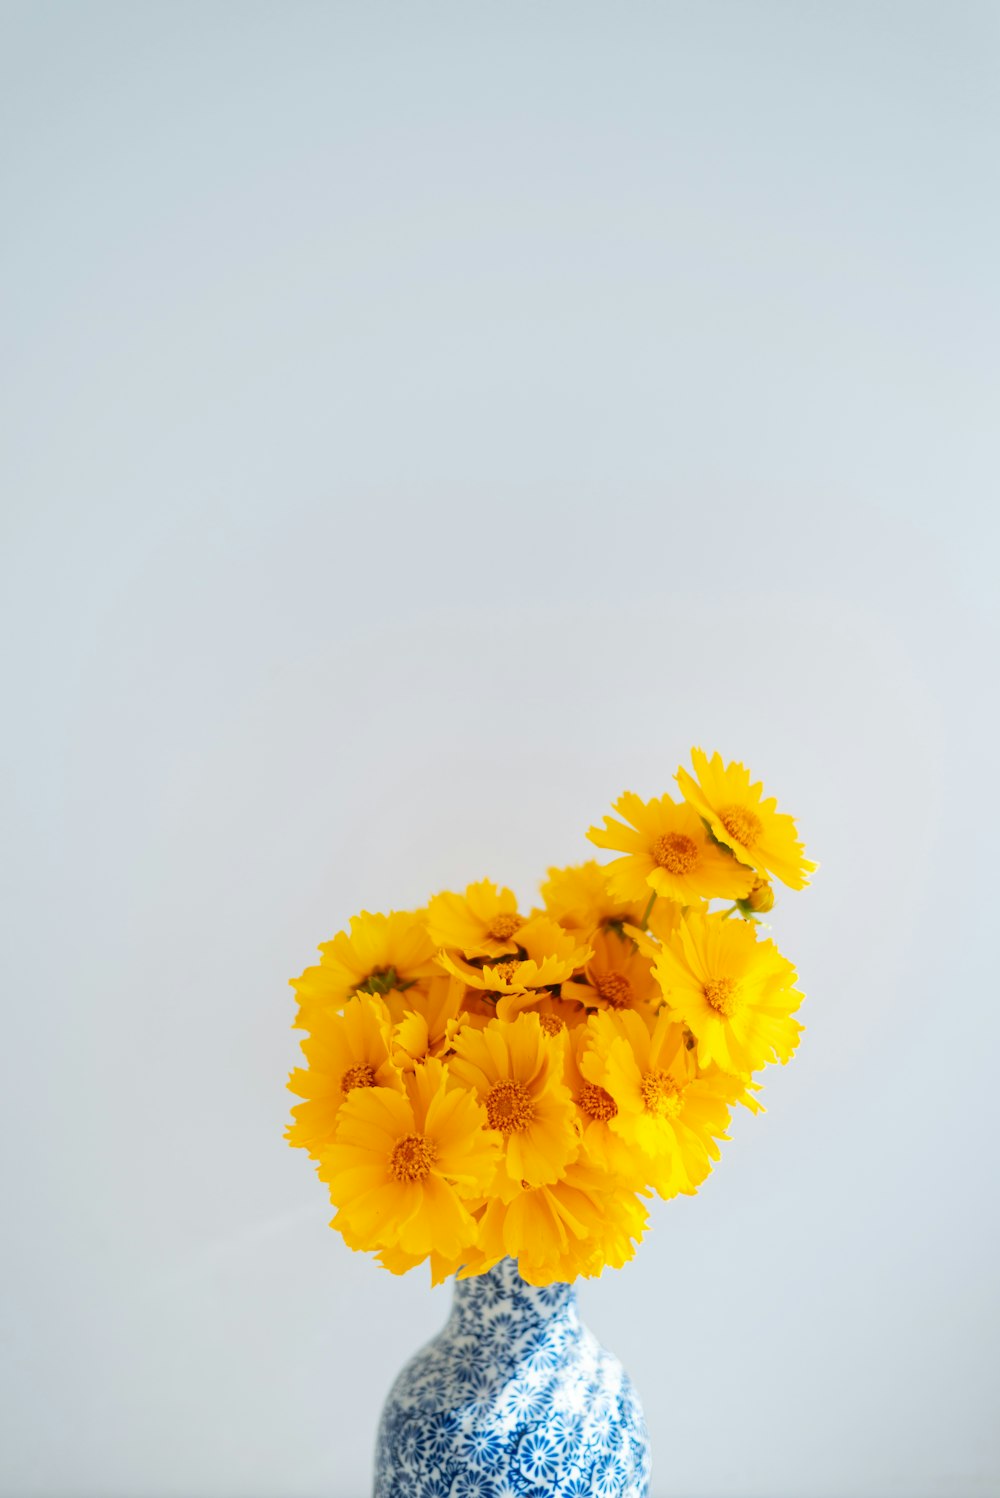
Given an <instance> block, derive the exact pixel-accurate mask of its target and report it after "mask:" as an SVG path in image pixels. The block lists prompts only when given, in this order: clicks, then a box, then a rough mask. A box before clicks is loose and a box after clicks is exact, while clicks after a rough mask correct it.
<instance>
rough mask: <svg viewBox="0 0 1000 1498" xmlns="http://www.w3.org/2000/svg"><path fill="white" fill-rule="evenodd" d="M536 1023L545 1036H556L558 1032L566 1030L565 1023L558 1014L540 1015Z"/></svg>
mask: <svg viewBox="0 0 1000 1498" xmlns="http://www.w3.org/2000/svg"><path fill="white" fill-rule="evenodd" d="M538 1023H539V1024H540V1025H541V1027H542V1029H543V1030H544V1031H545V1033H546V1035H558V1034H559V1032H560V1030H565V1028H566V1021H565V1020H561V1019H560V1018H559V1016H558V1014H540V1015H539V1016H538Z"/></svg>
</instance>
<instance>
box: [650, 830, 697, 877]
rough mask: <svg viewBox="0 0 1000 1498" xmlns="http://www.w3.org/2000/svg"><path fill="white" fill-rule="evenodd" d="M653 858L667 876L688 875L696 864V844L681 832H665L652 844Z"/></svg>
mask: <svg viewBox="0 0 1000 1498" xmlns="http://www.w3.org/2000/svg"><path fill="white" fill-rule="evenodd" d="M653 857H654V858H655V859H656V862H657V863H658V864H659V866H660V868H661V869H666V871H667V873H668V874H690V872H691V870H692V869H693V868H694V866H695V864H696V863H697V862H698V844H697V843H696V842H695V840H694V838H693V837H688V836H687V834H686V833H683V832H665V833H664V834H663V835H662V837H658V838H657V839H656V842H655V843H654V844H653Z"/></svg>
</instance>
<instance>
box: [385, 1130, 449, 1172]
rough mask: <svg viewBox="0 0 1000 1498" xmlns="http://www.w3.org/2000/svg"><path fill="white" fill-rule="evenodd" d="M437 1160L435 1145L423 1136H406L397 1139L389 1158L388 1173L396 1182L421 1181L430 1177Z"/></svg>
mask: <svg viewBox="0 0 1000 1498" xmlns="http://www.w3.org/2000/svg"><path fill="white" fill-rule="evenodd" d="M436 1158H437V1145H436V1144H435V1143H434V1141H433V1139H425V1138H424V1136H423V1134H407V1135H406V1136H405V1137H404V1138H403V1139H397V1141H396V1143H395V1144H394V1145H393V1147H392V1154H391V1155H390V1156H389V1173H390V1175H392V1177H393V1178H394V1180H397V1181H422V1180H423V1179H424V1176H426V1175H430V1170H431V1166H432V1165H433V1164H434V1161H435V1159H436Z"/></svg>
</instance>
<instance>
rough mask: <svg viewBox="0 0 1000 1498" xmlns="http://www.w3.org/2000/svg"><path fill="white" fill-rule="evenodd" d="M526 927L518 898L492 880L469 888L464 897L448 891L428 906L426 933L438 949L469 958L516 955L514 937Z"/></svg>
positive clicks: (486, 880)
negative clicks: (449, 950) (447, 948)
mask: <svg viewBox="0 0 1000 1498" xmlns="http://www.w3.org/2000/svg"><path fill="white" fill-rule="evenodd" d="M523 925H524V919H523V917H522V916H520V915H518V913H517V898H516V896H515V895H514V894H513V892H512V891H511V890H509V889H497V887H496V885H495V884H493V883H492V882H491V881H490V880H489V879H481V880H480V881H479V883H478V884H470V885H469V886H468V888H467V889H466V891H465V894H464V895H457V894H453V893H452V891H451V890H445V891H444V893H443V894H440V895H435V896H434V898H433V899H432V900H431V901H430V902H429V903H428V906H427V929H428V931H429V932H430V935H431V939H432V940H433V941H434V943H435V944H436V945H437V946H439V947H450V948H451V949H452V950H453V951H458V952H463V953H464V954H465V956H466V957H505V956H507V955H508V954H509V953H511V952H516V951H517V942H516V941H514V940H513V937H514V935H515V934H516V933H517V932H518V931H519V930H520V928H521V927H522V926H523Z"/></svg>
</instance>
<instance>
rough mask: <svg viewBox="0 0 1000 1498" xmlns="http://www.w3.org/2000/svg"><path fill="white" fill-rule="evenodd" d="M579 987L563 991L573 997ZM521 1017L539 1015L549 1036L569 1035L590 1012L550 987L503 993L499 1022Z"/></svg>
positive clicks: (573, 984) (498, 1013)
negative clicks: (522, 1015)
mask: <svg viewBox="0 0 1000 1498" xmlns="http://www.w3.org/2000/svg"><path fill="white" fill-rule="evenodd" d="M575 988H576V984H575V983H564V984H563V986H562V989H561V990H560V992H561V993H564V994H565V993H569V994H570V995H573V993H574V990H575ZM658 991H659V990H657V992H658ZM519 1014H537V1015H538V1019H539V1023H540V1024H541V1027H542V1029H543V1030H544V1031H545V1033H546V1035H567V1034H569V1033H570V1032H571V1031H573V1030H575V1029H576V1028H577V1026H579V1025H582V1024H585V1023H586V1020H587V1011H586V1009H585V1008H584V1007H583V1005H582V1004H578V1003H577V1002H576V1000H575V997H570V998H557V997H556V996H555V994H554V993H552V992H550V990H549V989H547V988H542V989H536V988H529V989H525V990H524V992H523V993H506V994H502V995H501V996H500V998H499V999H498V1000H497V1007H496V1017H497V1019H505V1020H515V1019H517V1016H518V1015H519Z"/></svg>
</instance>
